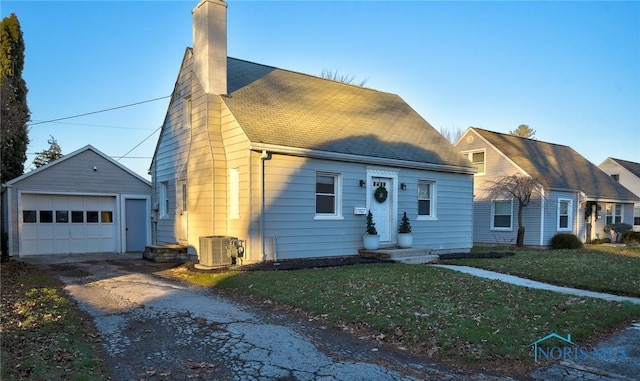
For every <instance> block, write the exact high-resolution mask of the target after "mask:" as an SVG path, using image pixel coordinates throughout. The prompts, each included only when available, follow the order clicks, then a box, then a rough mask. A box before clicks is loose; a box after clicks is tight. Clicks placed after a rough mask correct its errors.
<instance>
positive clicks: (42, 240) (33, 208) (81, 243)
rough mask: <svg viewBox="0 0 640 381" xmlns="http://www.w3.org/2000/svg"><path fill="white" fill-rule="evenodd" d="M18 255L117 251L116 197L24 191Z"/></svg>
mask: <svg viewBox="0 0 640 381" xmlns="http://www.w3.org/2000/svg"><path fill="white" fill-rule="evenodd" d="M20 209H21V210H20V226H21V229H20V241H21V242H20V243H21V249H20V253H21V254H26V255H29V254H71V253H105V252H114V251H116V224H115V222H114V218H115V210H116V198H115V197H105V196H64V195H45V194H23V195H22V197H21V206H20Z"/></svg>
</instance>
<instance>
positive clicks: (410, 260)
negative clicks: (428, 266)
mask: <svg viewBox="0 0 640 381" xmlns="http://www.w3.org/2000/svg"><path fill="white" fill-rule="evenodd" d="M391 260H392V261H394V262H399V263H406V264H411V265H419V264H425V263H434V262H438V261H439V260H440V256H438V255H435V254H429V255H421V256H411V257H393V258H391Z"/></svg>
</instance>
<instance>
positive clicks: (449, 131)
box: [440, 127, 464, 144]
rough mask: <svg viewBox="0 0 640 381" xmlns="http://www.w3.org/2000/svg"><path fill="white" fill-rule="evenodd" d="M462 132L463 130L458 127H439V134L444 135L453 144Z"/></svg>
mask: <svg viewBox="0 0 640 381" xmlns="http://www.w3.org/2000/svg"><path fill="white" fill-rule="evenodd" d="M462 134H464V131H462V130H461V129H460V128H458V127H456V128H447V127H440V135H442V136H444V138H445V139H447V140H448V141H449V142H450V143H451V144H455V143H456V142H457V141H458V139H460V137H461V136H462Z"/></svg>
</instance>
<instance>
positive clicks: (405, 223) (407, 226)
mask: <svg viewBox="0 0 640 381" xmlns="http://www.w3.org/2000/svg"><path fill="white" fill-rule="evenodd" d="M398 233H400V234H408V233H411V222H409V217H407V212H404V214H403V215H402V220H401V222H400V227H399V228H398Z"/></svg>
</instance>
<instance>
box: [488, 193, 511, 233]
mask: <svg viewBox="0 0 640 381" xmlns="http://www.w3.org/2000/svg"><path fill="white" fill-rule="evenodd" d="M512 221H513V201H512V200H494V201H493V202H492V203H491V229H494V230H511V229H512V226H513V225H512Z"/></svg>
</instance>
